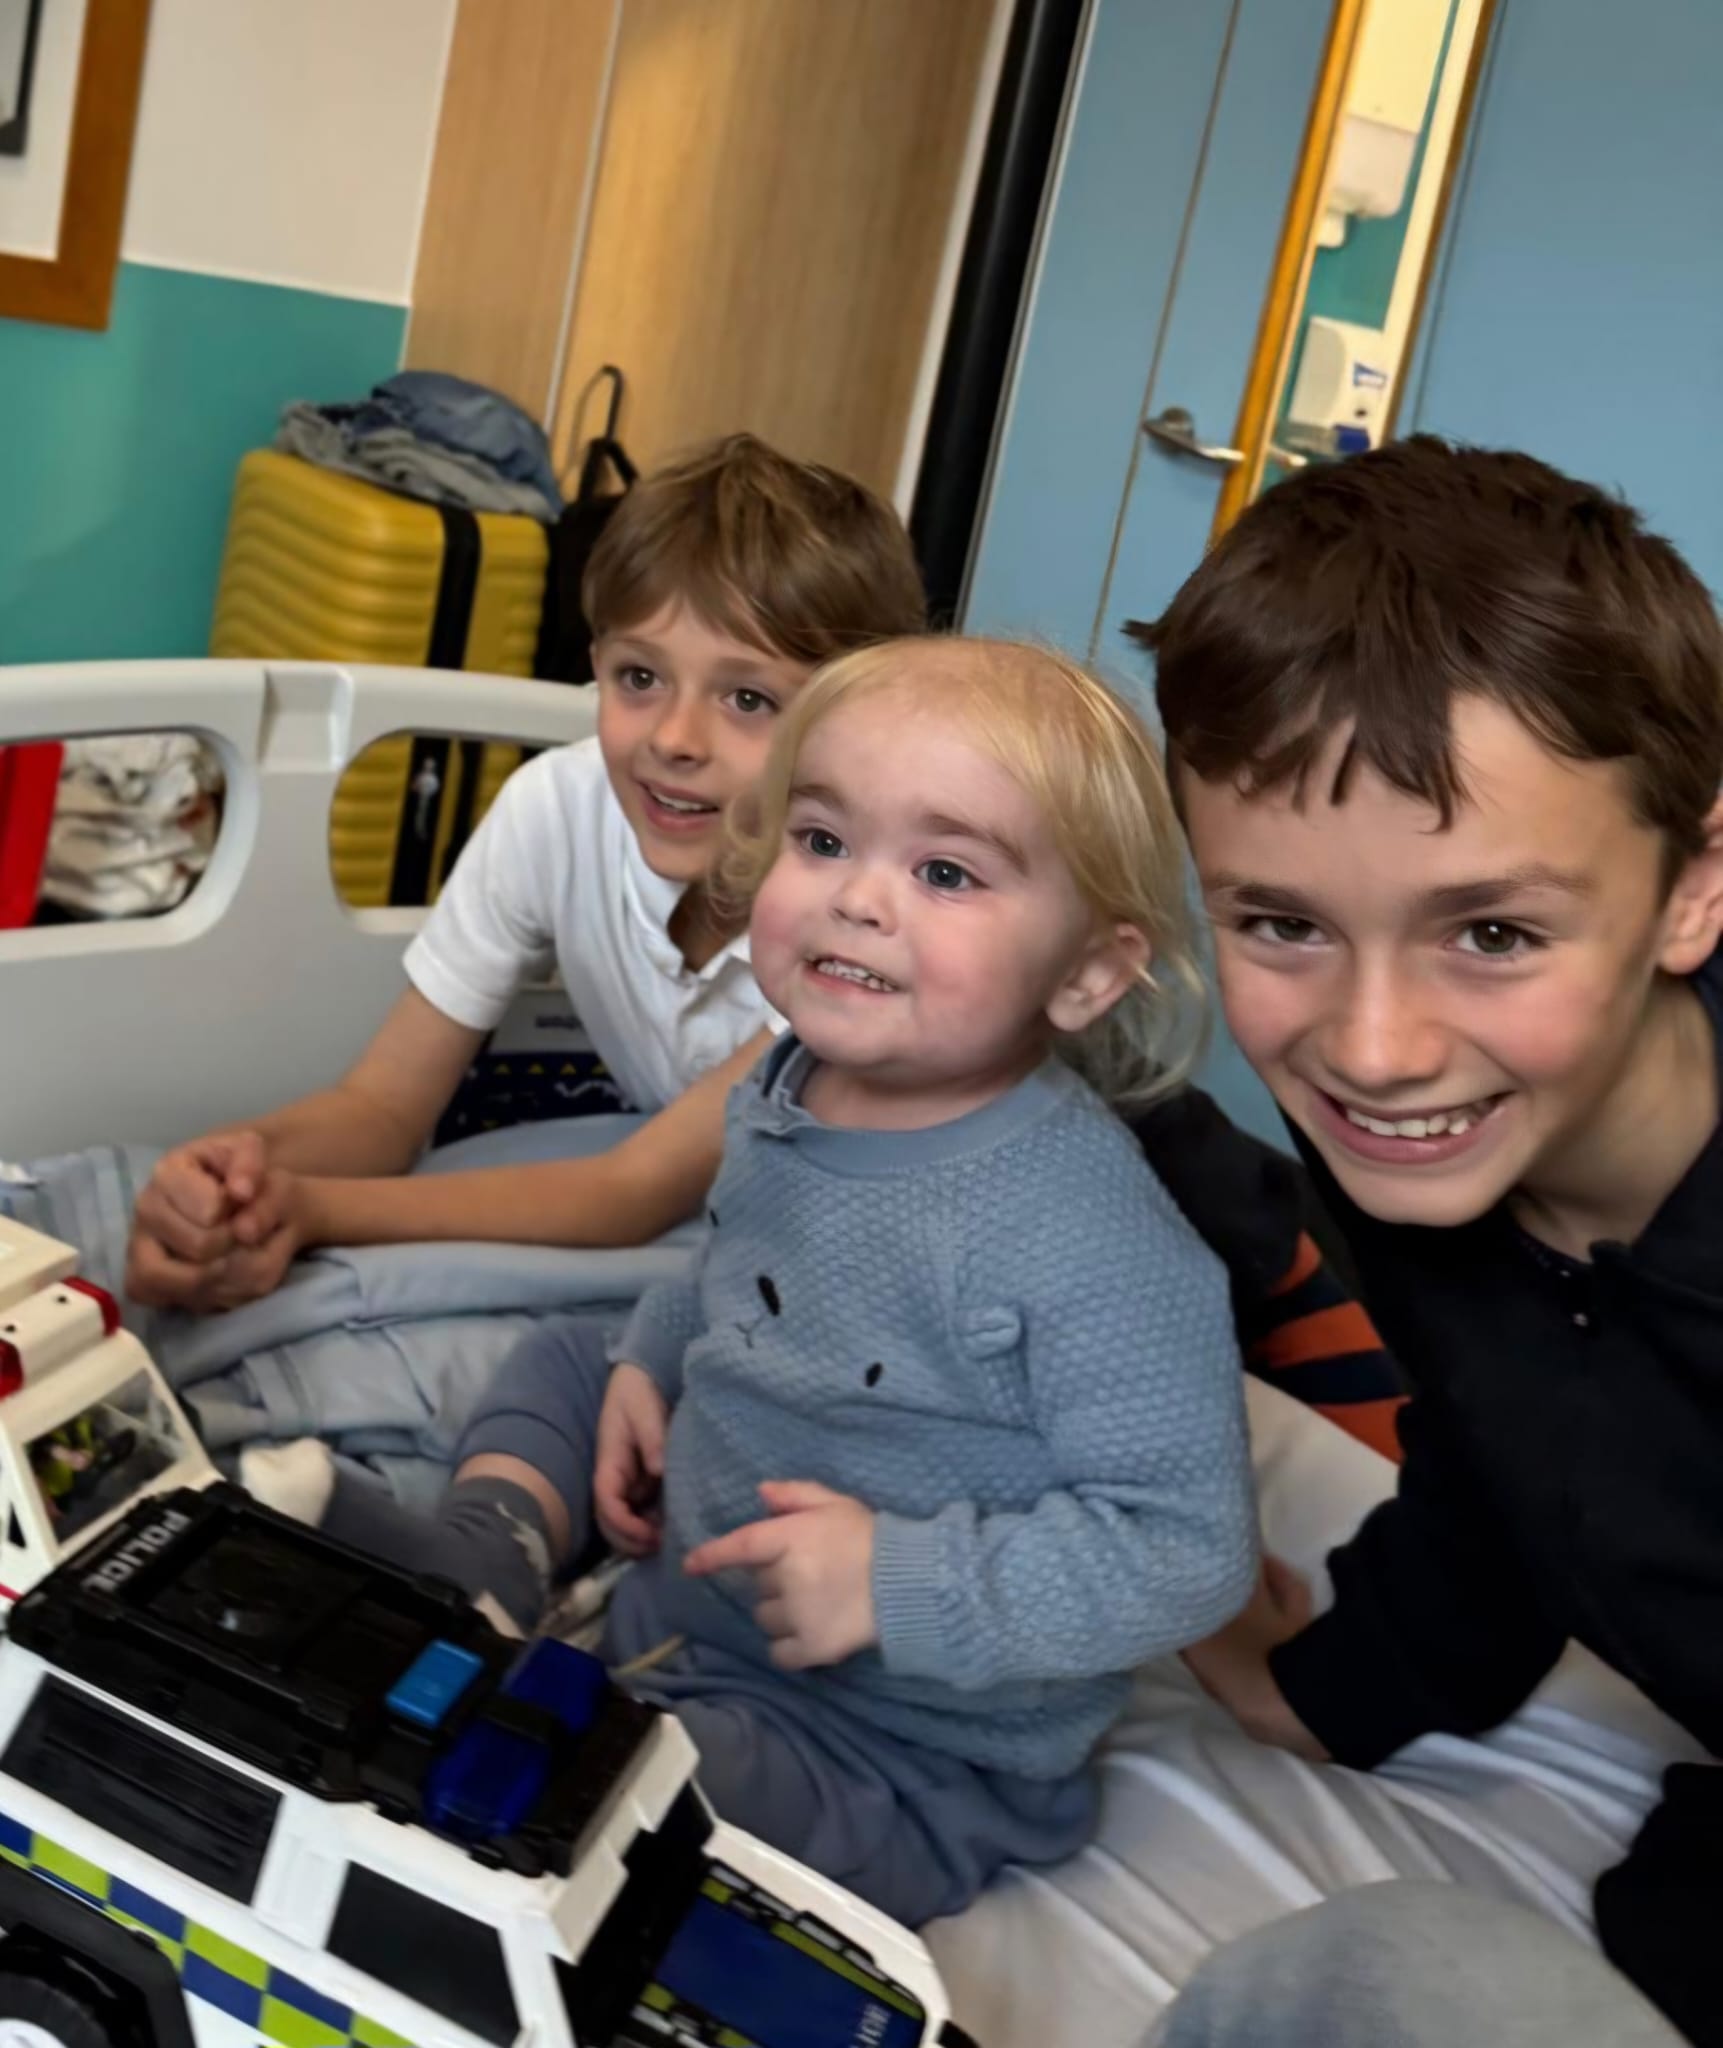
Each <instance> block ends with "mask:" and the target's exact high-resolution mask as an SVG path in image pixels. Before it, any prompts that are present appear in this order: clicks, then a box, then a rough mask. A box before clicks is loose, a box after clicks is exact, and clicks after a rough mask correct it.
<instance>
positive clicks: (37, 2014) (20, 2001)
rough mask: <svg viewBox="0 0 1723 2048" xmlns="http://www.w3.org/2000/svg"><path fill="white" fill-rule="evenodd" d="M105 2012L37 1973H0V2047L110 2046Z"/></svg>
mask: <svg viewBox="0 0 1723 2048" xmlns="http://www.w3.org/2000/svg"><path fill="white" fill-rule="evenodd" d="M111 2041H112V2036H111V2034H110V2032H109V2029H108V2027H107V2024H106V2022H105V2019H104V2016H103V2015H102V2014H101V2013H100V2012H99V2011H98V2010H97V2008H96V2007H95V2006H94V2005H93V2004H89V2003H86V2001H85V2000H84V1999H82V1998H80V1997H79V1996H78V1995H77V1994H76V1992H72V1991H62V1990H61V1988H60V1987H59V1985H57V1984H46V1983H44V1982H43V1981H42V1979H41V1978H40V1977H18V1976H0V2048H110V2043H111Z"/></svg>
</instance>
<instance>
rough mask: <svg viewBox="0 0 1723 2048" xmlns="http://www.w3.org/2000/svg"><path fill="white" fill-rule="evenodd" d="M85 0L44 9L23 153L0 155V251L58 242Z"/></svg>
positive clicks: (60, 0)
mask: <svg viewBox="0 0 1723 2048" xmlns="http://www.w3.org/2000/svg"><path fill="white" fill-rule="evenodd" d="M84 7H85V0H56V4H55V5H54V6H52V7H47V8H44V9H43V12H42V28H41V33H40V35H39V36H38V38H37V42H36V76H35V79H34V82H33V83H32V85H31V89H30V141H29V147H28V148H27V149H26V151H25V153H24V155H22V156H0V255H7V256H48V257H51V256H53V254H54V252H55V251H56V250H57V249H58V248H59V246H60V198H61V193H62V190H63V188H64V186H65V182H66V156H67V151H68V150H69V148H70V146H71V140H72V101H73V98H74V96H75V94H76V90H77V84H78V52H79V51H80V49H82V47H83V41H84Z"/></svg>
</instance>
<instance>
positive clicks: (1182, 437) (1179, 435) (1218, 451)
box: [1143, 405, 1244, 469]
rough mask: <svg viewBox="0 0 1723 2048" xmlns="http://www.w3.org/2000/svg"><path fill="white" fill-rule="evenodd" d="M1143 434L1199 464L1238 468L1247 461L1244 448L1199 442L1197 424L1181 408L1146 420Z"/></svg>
mask: <svg viewBox="0 0 1723 2048" xmlns="http://www.w3.org/2000/svg"><path fill="white" fill-rule="evenodd" d="M1143 432H1144V433H1145V434H1149V435H1152V436H1153V438H1154V439H1155V440H1157V441H1159V442H1160V444H1161V446H1162V447H1163V448H1170V449H1172V451H1173V452H1174V454H1176V455H1190V456H1194V457H1195V458H1196V460H1197V461H1198V462H1212V463H1214V464H1215V466H1216V467H1217V468H1219V469H1237V467H1238V466H1239V464H1240V463H1241V462H1242V461H1243V460H1244V450H1243V449H1242V448H1221V447H1217V446H1216V445H1215V444H1214V443H1213V442H1211V441H1199V440H1198V439H1197V423H1196V421H1195V420H1193V419H1192V418H1191V416H1190V414H1189V413H1188V412H1186V411H1185V409H1184V407H1183V406H1182V405H1169V406H1167V407H1165V408H1164V409H1163V410H1162V411H1160V412H1158V413H1156V414H1155V416H1154V418H1153V419H1152V420H1144V422H1143Z"/></svg>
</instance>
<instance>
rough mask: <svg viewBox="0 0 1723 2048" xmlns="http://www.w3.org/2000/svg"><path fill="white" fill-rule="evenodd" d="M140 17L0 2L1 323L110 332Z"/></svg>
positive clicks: (132, 4)
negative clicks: (34, 322) (46, 324)
mask: <svg viewBox="0 0 1723 2048" xmlns="http://www.w3.org/2000/svg"><path fill="white" fill-rule="evenodd" d="M149 20H150V0H84V5H83V6H82V8H81V9H80V8H78V7H76V6H74V5H72V4H71V0H0V319H6V320H45V321H48V322H51V323H52V324H54V325H56V326H61V327H87V328H103V327H106V326H107V324H108V311H109V307H110V306H111V304H112V302H113V295H114V273H115V271H116V270H117V269H118V268H119V261H120V230H121V227H122V225H123V223H124V220H125V211H126V187H127V185H128V184H129V183H130V180H131V173H132V136H133V132H134V130H135V129H136V126H137V116H138V94H139V91H140V89H141V86H142V83H143V72H144V45H145V43H146V41H147V40H148V37H149ZM8 137H10V138H11V142H10V145H8V142H7V138H8Z"/></svg>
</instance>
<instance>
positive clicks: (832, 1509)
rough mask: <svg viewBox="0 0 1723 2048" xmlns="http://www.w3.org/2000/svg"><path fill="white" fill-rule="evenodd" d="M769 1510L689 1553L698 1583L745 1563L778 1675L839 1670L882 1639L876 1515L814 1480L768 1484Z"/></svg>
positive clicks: (764, 1493)
mask: <svg viewBox="0 0 1723 2048" xmlns="http://www.w3.org/2000/svg"><path fill="white" fill-rule="evenodd" d="M760 1498H761V1499H762V1500H763V1501H764V1502H765V1504H766V1506H767V1508H768V1509H769V1510H770V1512H771V1519H770V1520H769V1521H765V1522H749V1523H747V1524H746V1525H745V1526H744V1527H742V1528H740V1529H733V1530H732V1531H731V1532H730V1534H729V1535H728V1536H719V1537H716V1538H714V1540H713V1541H712V1542H710V1543H702V1544H701V1545H700V1547H699V1548H698V1549H697V1550H691V1551H690V1552H689V1553H688V1556H687V1559H686V1560H685V1564H684V1569H686V1570H687V1571H689V1572H691V1573H693V1574H694V1576H695V1577H696V1578H705V1577H708V1576H709V1575H710V1574H711V1573H713V1572H722V1571H730V1570H732V1569H734V1568H735V1567H736V1566H738V1565H740V1566H743V1567H745V1568H747V1569H748V1570H750V1571H752V1572H753V1574H754V1585H755V1590H756V1591H757V1592H758V1594H759V1599H758V1601H757V1603H756V1605H755V1608H754V1619H755V1620H756V1621H757V1622H758V1623H759V1624H760V1627H761V1628H762V1629H763V1630H764V1631H765V1633H766V1634H767V1635H768V1636H769V1637H770V1638H771V1643H772V1662H773V1663H774V1664H776V1665H777V1667H778V1669H779V1670H780V1671H806V1670H809V1669H811V1668H812V1667H813V1666H815V1665H818V1664H841V1663H842V1662H843V1660H844V1659H845V1658H846V1657H853V1656H855V1654H856V1653H857V1651H859V1650H866V1649H871V1648H872V1646H873V1644H874V1643H875V1642H876V1641H877V1640H878V1638H879V1628H878V1624H877V1622H876V1621H875V1618H874V1611H873V1528H874V1516H873V1510H872V1508H869V1507H864V1506H863V1505H862V1503H861V1502H860V1501H859V1500H852V1499H850V1497H849V1496H848V1495H847V1494H842V1493H833V1492H832V1490H831V1489H830V1487H826V1486H816V1485H815V1484H814V1483H813V1482H812V1481H811V1480H805V1479H776V1480H769V1481H768V1482H767V1483H766V1484H765V1485H764V1486H762V1487H761V1488H760Z"/></svg>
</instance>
